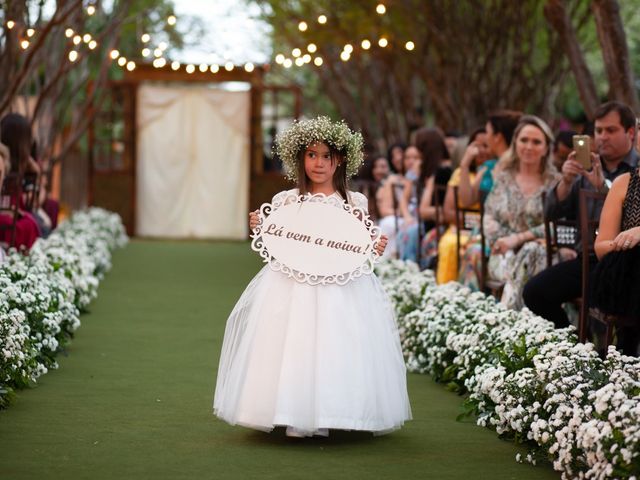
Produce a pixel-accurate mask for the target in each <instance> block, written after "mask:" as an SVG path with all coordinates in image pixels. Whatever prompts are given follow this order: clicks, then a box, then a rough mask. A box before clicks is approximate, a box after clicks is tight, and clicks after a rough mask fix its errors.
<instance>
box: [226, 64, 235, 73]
mask: <svg viewBox="0 0 640 480" xmlns="http://www.w3.org/2000/svg"><path fill="white" fill-rule="evenodd" d="M233 67H234V65H233V63H231V62H227V63H225V64H224V69H225V70H226V71H227V72H230V71H231V70H233Z"/></svg>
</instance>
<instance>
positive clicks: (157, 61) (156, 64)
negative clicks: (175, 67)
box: [153, 58, 167, 68]
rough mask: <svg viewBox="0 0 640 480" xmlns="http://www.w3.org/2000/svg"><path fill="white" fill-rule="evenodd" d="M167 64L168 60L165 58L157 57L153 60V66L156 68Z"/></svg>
mask: <svg viewBox="0 0 640 480" xmlns="http://www.w3.org/2000/svg"><path fill="white" fill-rule="evenodd" d="M166 64H167V61H166V60H165V59H164V58H156V59H155V60H154V61H153V66H154V67H155V68H162V67H164V66H165V65H166Z"/></svg>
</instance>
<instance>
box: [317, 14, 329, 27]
mask: <svg viewBox="0 0 640 480" xmlns="http://www.w3.org/2000/svg"><path fill="white" fill-rule="evenodd" d="M318 23H319V24H321V25H324V24H325V23H327V16H326V15H320V16H319V17H318Z"/></svg>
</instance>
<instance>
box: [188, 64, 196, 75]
mask: <svg viewBox="0 0 640 480" xmlns="http://www.w3.org/2000/svg"><path fill="white" fill-rule="evenodd" d="M195 71H196V66H195V65H193V64H191V63H190V64H189V65H187V73H188V74H189V75H191V74H192V73H193V72H195Z"/></svg>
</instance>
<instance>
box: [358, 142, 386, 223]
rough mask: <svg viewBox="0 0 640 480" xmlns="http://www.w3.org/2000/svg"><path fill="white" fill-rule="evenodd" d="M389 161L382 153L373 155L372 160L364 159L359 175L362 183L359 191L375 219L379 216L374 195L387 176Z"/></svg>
mask: <svg viewBox="0 0 640 480" xmlns="http://www.w3.org/2000/svg"><path fill="white" fill-rule="evenodd" d="M389 172H390V169H389V161H388V160H387V157H385V156H384V155H374V156H373V160H369V159H367V160H365V162H364V166H363V168H362V175H361V176H360V179H359V181H360V183H361V185H362V190H361V193H363V194H364V195H365V196H366V197H367V199H368V200H369V216H370V217H371V219H372V220H374V221H377V220H378V219H379V218H380V216H379V213H378V206H377V202H376V196H377V193H378V190H379V189H380V187H381V186H382V183H383V182H384V181H385V179H386V178H387V177H388V176H389Z"/></svg>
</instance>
